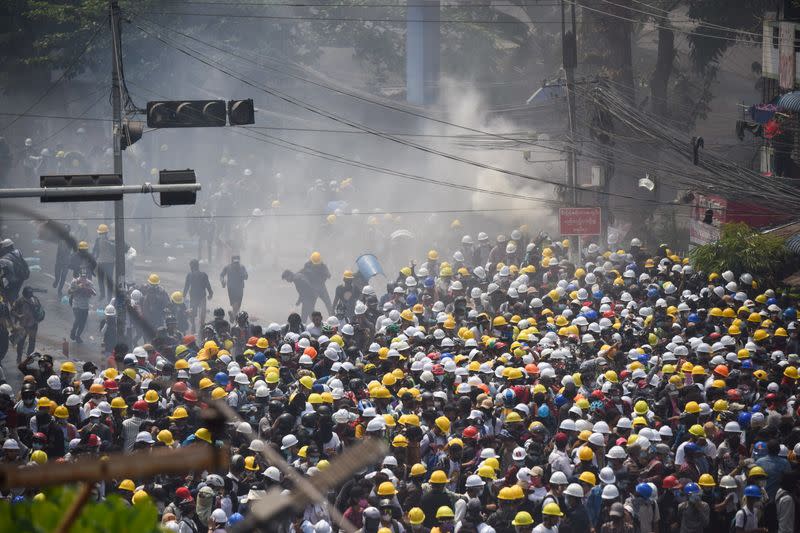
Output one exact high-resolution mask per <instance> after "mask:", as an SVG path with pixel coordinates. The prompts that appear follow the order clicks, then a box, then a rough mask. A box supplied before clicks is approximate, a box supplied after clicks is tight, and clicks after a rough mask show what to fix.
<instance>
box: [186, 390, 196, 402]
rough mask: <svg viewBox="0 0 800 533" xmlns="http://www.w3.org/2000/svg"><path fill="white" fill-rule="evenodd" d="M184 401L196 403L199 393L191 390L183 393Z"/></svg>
mask: <svg viewBox="0 0 800 533" xmlns="http://www.w3.org/2000/svg"><path fill="white" fill-rule="evenodd" d="M183 399H184V400H186V401H187V402H191V403H194V402H196V401H197V393H196V392H195V391H193V390H191V389H189V390H187V391H186V392H184V393H183Z"/></svg>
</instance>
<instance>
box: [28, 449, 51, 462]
mask: <svg viewBox="0 0 800 533" xmlns="http://www.w3.org/2000/svg"><path fill="white" fill-rule="evenodd" d="M31 461H33V462H34V463H36V464H38V465H43V464H45V463H46V462H47V453H45V452H44V451H43V450H34V451H33V453H31Z"/></svg>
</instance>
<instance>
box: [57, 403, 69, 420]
mask: <svg viewBox="0 0 800 533" xmlns="http://www.w3.org/2000/svg"><path fill="white" fill-rule="evenodd" d="M53 416H55V417H56V418H61V419H62V420H63V419H65V418H69V411H68V410H67V408H66V407H65V406H63V405H59V406H58V407H56V410H55V412H53Z"/></svg>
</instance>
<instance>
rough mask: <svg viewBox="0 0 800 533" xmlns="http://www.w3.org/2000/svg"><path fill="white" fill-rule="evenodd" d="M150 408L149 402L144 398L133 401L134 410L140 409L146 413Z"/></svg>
mask: <svg viewBox="0 0 800 533" xmlns="http://www.w3.org/2000/svg"><path fill="white" fill-rule="evenodd" d="M148 409H149V407H148V405H147V402H146V401H144V400H137V401H135V402H134V403H133V410H134V411H140V412H142V413H146V412H147V411H148Z"/></svg>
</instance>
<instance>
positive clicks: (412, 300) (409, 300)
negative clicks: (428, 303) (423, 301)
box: [406, 292, 419, 307]
mask: <svg viewBox="0 0 800 533" xmlns="http://www.w3.org/2000/svg"><path fill="white" fill-rule="evenodd" d="M418 301H419V300H418V299H417V293H415V292H412V293H411V294H409V295H408V296H406V304H408V305H409V307H413V306H415V305H417V302H418Z"/></svg>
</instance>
